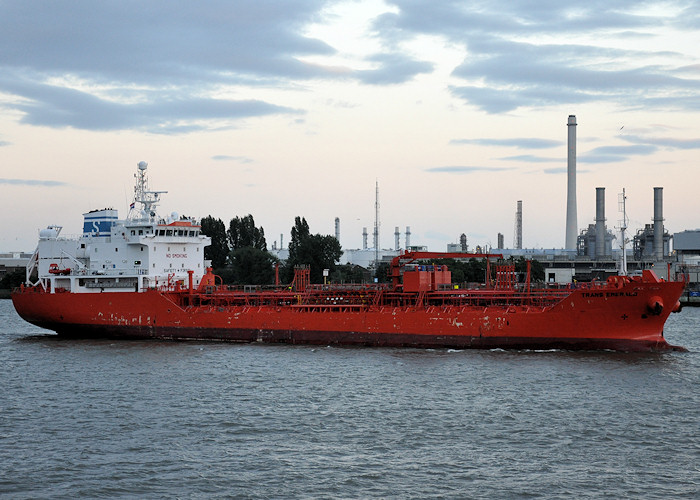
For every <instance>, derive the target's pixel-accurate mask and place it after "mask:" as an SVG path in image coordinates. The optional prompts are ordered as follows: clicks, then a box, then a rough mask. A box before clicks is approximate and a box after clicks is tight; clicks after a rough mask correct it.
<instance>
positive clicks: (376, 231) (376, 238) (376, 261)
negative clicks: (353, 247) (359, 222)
mask: <svg viewBox="0 0 700 500" xmlns="http://www.w3.org/2000/svg"><path fill="white" fill-rule="evenodd" d="M375 182H376V194H375V199H374V269H375V274H376V272H377V271H376V270H377V267H378V266H379V181H378V180H377V181H375Z"/></svg>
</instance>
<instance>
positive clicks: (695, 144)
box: [621, 135, 700, 149]
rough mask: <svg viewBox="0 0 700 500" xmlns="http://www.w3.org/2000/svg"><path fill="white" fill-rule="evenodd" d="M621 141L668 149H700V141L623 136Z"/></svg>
mask: <svg viewBox="0 0 700 500" xmlns="http://www.w3.org/2000/svg"><path fill="white" fill-rule="evenodd" d="M621 139H623V140H625V141H627V142H632V143H634V144H651V145H655V146H662V147H665V148H669V149H700V139H674V138H671V137H644V136H638V135H623V136H621Z"/></svg>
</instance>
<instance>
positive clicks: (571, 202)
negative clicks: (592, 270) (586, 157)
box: [566, 115, 578, 250]
mask: <svg viewBox="0 0 700 500" xmlns="http://www.w3.org/2000/svg"><path fill="white" fill-rule="evenodd" d="M566 126H567V128H568V156H567V164H566V176H567V189H566V249H567V250H576V237H577V235H578V222H577V215H576V115H569V121H568V123H567V124H566Z"/></svg>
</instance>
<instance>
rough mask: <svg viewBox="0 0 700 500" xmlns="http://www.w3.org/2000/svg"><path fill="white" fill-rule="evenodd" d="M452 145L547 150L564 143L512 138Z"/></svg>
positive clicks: (529, 138)
mask: <svg viewBox="0 0 700 500" xmlns="http://www.w3.org/2000/svg"><path fill="white" fill-rule="evenodd" d="M450 144H476V145H479V146H510V147H515V148H520V149H547V148H554V147H558V146H562V145H563V144H565V142H564V141H555V140H551V139H538V138H536V137H511V138H506V139H489V138H483V139H452V140H451V141H450Z"/></svg>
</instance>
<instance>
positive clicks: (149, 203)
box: [128, 161, 167, 221]
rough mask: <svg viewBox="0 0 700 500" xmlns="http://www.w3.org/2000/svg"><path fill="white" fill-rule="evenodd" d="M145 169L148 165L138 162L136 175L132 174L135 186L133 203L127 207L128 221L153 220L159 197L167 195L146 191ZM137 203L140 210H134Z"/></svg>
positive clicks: (146, 178)
mask: <svg viewBox="0 0 700 500" xmlns="http://www.w3.org/2000/svg"><path fill="white" fill-rule="evenodd" d="M147 168H148V163H146V162H145V161H140V162H139V163H138V170H137V172H136V174H134V177H136V186H135V187H134V203H132V204H131V206H130V207H129V217H128V218H129V220H148V221H152V220H155V216H156V210H155V209H156V206H157V205H158V202H159V201H160V195H161V194H163V193H167V191H150V190H149V189H148V177H147V176H146V169H147ZM137 203H140V204H141V206H142V208H141V209H140V210H139V209H138V208H136V204H137Z"/></svg>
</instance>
